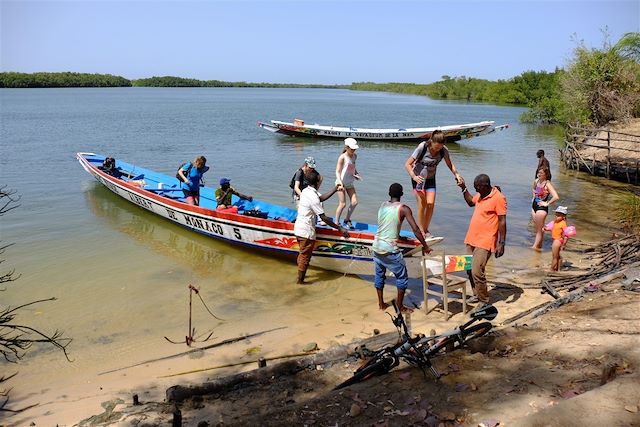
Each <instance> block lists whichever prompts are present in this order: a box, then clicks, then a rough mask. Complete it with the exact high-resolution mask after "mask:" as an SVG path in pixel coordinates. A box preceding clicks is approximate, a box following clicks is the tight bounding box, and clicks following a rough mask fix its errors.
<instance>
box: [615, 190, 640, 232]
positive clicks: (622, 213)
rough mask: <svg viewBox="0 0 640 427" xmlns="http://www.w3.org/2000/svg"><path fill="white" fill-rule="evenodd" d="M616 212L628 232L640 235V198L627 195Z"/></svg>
mask: <svg viewBox="0 0 640 427" xmlns="http://www.w3.org/2000/svg"><path fill="white" fill-rule="evenodd" d="M616 212H617V214H618V219H619V220H620V222H621V223H622V225H623V227H624V229H625V230H626V231H628V232H631V233H636V234H640V196H638V195H636V194H633V193H631V194H627V195H626V196H625V197H624V198H623V199H622V200H621V201H620V202H619V203H618V209H617V210H616Z"/></svg>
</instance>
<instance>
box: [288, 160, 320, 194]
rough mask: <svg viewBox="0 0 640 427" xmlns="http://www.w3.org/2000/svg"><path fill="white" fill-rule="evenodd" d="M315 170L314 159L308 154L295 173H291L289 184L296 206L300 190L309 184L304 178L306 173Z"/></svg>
mask: <svg viewBox="0 0 640 427" xmlns="http://www.w3.org/2000/svg"><path fill="white" fill-rule="evenodd" d="M315 170H316V159H314V158H313V157H311V156H309V157H307V158H306V159H304V163H303V164H302V166H300V168H298V170H297V171H296V173H295V174H294V175H293V178H292V179H291V184H290V185H292V187H291V189H292V190H293V193H292V195H293V200H294V201H295V203H296V206H297V205H298V202H299V201H300V195H301V194H302V190H304V189H305V188H307V187H308V186H309V180H308V179H307V178H306V177H307V175H308V174H309V173H310V172H311V171H315ZM321 180H322V178H321ZM321 182H322V181H321Z"/></svg>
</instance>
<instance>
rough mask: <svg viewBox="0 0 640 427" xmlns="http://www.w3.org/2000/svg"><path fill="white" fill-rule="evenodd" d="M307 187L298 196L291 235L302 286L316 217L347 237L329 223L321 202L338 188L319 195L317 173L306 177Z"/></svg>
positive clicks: (309, 256)
mask: <svg viewBox="0 0 640 427" xmlns="http://www.w3.org/2000/svg"><path fill="white" fill-rule="evenodd" d="M306 179H307V182H308V183H309V185H308V186H307V187H305V188H304V190H302V192H301V194H300V202H299V203H298V216H297V218H296V222H295V225H294V226H293V234H294V235H295V236H296V239H297V240H298V247H299V251H300V252H299V254H298V259H297V262H298V280H297V282H296V283H297V284H299V285H302V284H304V278H305V276H306V274H307V269H308V268H309V263H310V262H311V256H312V255H313V250H314V248H315V244H316V216H318V217H320V219H321V220H322V221H324V223H325V224H326V225H328V226H330V227H333V228H335V229H336V230H338V231H340V233H342V235H343V236H344V237H349V233H348V232H347V230H346V229H345V228H343V227H342V226H340V225H338V224H336V223H335V222H333V221H331V218H329V217H328V216H326V215H325V213H324V209H323V207H322V202H324V201H325V200H327V199H328V198H329V197H331V196H333V195H334V194H335V193H336V191H339V190H340V186H338V185H336V186H335V187H333V189H332V190H331V191H329V192H327V193H325V194H320V192H319V191H318V189H319V188H320V183H321V180H320V174H319V173H318V172H317V171H315V170H314V171H311V172H309V173H308V174H307V175H306Z"/></svg>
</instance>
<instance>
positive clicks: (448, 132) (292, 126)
mask: <svg viewBox="0 0 640 427" xmlns="http://www.w3.org/2000/svg"><path fill="white" fill-rule="evenodd" d="M258 127H260V128H263V129H266V130H268V131H271V132H274V133H281V134H285V135H290V136H307V137H318V138H338V139H344V138H349V137H351V138H356V139H371V140H383V141H415V142H419V141H424V140H425V139H429V138H430V137H431V134H432V133H433V132H434V131H436V130H441V131H442V132H444V135H445V137H446V138H447V142H455V141H459V140H461V139H466V138H473V137H475V136H481V135H487V134H490V133H492V132H496V131H499V130H503V129H508V128H509V125H508V124H505V125H500V126H495V122H493V121H484V122H478V123H467V124H463V125H449V126H435V127H426V128H407V129H403V128H400V129H369V128H354V127H344V126H323V125H319V124H313V125H309V124H305V123H304V120H300V119H295V120H294V121H293V123H288V122H281V121H279V120H271V123H264V122H258Z"/></svg>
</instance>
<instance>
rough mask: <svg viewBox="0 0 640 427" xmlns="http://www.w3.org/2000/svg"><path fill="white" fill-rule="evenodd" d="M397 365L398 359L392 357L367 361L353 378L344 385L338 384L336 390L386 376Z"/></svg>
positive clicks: (386, 356) (385, 356) (387, 356)
mask: <svg viewBox="0 0 640 427" xmlns="http://www.w3.org/2000/svg"><path fill="white" fill-rule="evenodd" d="M397 364H398V363H397V362H396V359H395V358H394V357H392V356H390V355H383V356H382V357H374V358H373V359H370V360H369V361H367V363H365V364H364V365H362V366H361V367H359V368H358V369H357V370H356V371H355V372H354V373H353V376H352V377H351V378H349V379H348V380H346V381H345V382H343V383H340V384H338V385H337V386H336V387H335V388H334V390H339V389H341V388H344V387H347V386H350V385H352V384H355V383H359V382H360V381H364V380H366V379H369V378H371V377H374V376H377V375H382V374H386V373H387V372H389V371H390V370H391V369H392V368H393V367H394V366H396V365H397Z"/></svg>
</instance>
